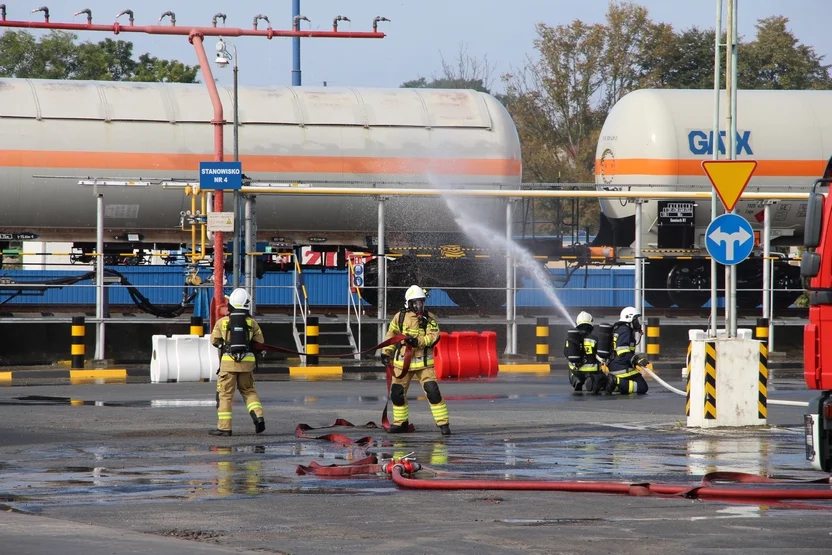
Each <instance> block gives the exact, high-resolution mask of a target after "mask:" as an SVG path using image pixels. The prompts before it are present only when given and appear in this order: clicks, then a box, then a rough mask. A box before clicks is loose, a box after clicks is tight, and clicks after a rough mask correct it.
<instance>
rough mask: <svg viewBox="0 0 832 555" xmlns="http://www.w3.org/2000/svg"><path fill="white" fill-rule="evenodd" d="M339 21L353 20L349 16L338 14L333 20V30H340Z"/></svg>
mask: <svg viewBox="0 0 832 555" xmlns="http://www.w3.org/2000/svg"><path fill="white" fill-rule="evenodd" d="M339 21H350V22H352V21H351V20H350V18H349V17H344V16H343V15H339V16H336V17H335V19H333V20H332V30H333V31H337V30H338V22H339Z"/></svg>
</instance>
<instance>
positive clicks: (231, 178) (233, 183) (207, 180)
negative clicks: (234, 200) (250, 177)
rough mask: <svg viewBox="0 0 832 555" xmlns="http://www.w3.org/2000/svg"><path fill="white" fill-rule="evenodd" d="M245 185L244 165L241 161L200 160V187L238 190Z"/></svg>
mask: <svg viewBox="0 0 832 555" xmlns="http://www.w3.org/2000/svg"><path fill="white" fill-rule="evenodd" d="M242 187H243V167H242V164H241V163H240V162H200V163H199V188H200V189H207V190H223V191H238V190H240V189H241V188H242Z"/></svg>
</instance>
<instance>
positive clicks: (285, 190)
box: [193, 182, 809, 200]
mask: <svg viewBox="0 0 832 555" xmlns="http://www.w3.org/2000/svg"><path fill="white" fill-rule="evenodd" d="M193 185H194V186H198V185H199V184H198V183H197V182H194V183H193ZM240 192H241V193H244V194H257V195H335V196H338V195H343V196H367V197H378V196H392V197H438V196H450V197H492V198H512V197H514V198H593V199H595V198H618V199H685V200H688V199H709V198H711V193H710V192H706V191H656V192H654V191H597V190H596V191H573V190H530V189H425V188H401V189H399V188H393V187H387V188H368V187H310V186H304V187H298V186H296V185H295V186H293V185H290V184H285V185H283V184H280V186H257V185H243V188H242V189H240ZM740 198H741V199H743V200H768V199H777V200H806V199H808V198H809V193H743V194H742V196H741V197H740Z"/></svg>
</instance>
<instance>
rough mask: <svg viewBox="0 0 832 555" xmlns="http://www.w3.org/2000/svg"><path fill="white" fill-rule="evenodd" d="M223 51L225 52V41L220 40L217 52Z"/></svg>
mask: <svg viewBox="0 0 832 555" xmlns="http://www.w3.org/2000/svg"><path fill="white" fill-rule="evenodd" d="M223 50H225V41H223V40H222V39H220V40H218V41H217V52H222V51H223Z"/></svg>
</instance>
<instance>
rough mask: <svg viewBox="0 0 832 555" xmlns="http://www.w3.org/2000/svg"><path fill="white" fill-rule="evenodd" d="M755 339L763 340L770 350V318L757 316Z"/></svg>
mask: <svg viewBox="0 0 832 555" xmlns="http://www.w3.org/2000/svg"><path fill="white" fill-rule="evenodd" d="M754 339H756V340H758V341H762V342H763V344H765V346H766V351H768V318H757V327H756V328H754Z"/></svg>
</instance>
